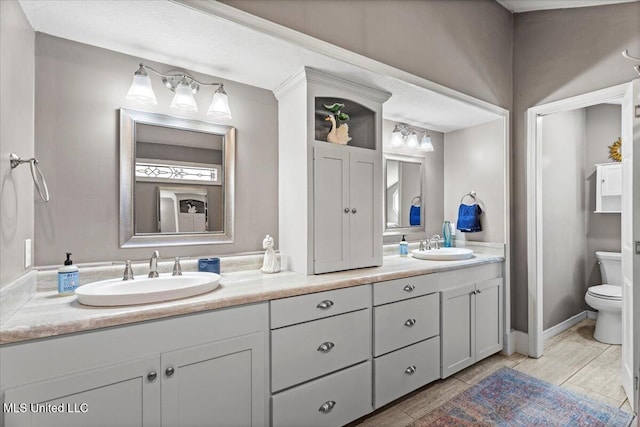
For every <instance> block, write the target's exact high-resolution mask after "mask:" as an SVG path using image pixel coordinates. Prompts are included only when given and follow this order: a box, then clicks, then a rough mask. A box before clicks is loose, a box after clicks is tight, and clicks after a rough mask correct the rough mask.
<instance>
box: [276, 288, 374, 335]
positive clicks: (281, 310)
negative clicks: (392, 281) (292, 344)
mask: <svg viewBox="0 0 640 427" xmlns="http://www.w3.org/2000/svg"><path fill="white" fill-rule="evenodd" d="M370 305H371V290H370V287H369V285H364V286H355V287H353V288H345V289H336V290H335V291H326V292H317V293H314V294H308V295H301V296H298V297H291V298H283V299H278V300H274V301H271V328H272V329H275V328H281V327H283V326H289V325H293V324H296V323H302V322H307V321H309V320H316V319H322V318H323V317H329V316H334V315H336V314H341V313H347V312H349V311H355V310H360V309H363V308H367V307H369V306H370Z"/></svg>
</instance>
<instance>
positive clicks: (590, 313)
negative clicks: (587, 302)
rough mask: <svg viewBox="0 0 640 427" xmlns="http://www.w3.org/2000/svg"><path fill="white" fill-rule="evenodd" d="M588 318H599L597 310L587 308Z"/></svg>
mask: <svg viewBox="0 0 640 427" xmlns="http://www.w3.org/2000/svg"><path fill="white" fill-rule="evenodd" d="M587 319H591V320H597V319H598V312H597V311H591V310H587Z"/></svg>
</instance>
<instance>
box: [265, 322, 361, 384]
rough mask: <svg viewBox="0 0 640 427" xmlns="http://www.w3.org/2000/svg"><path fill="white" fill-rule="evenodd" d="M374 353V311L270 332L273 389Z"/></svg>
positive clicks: (347, 364)
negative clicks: (372, 346)
mask: <svg viewBox="0 0 640 427" xmlns="http://www.w3.org/2000/svg"><path fill="white" fill-rule="evenodd" d="M370 356H371V311H370V310H360V311H356V312H353V313H347V314H342V315H340V316H334V317H329V318H327V319H320V320H316V321H313V322H308V323H303V324H300V325H294V326H289V327H287V328H282V329H276V330H274V331H271V390H272V391H273V392H276V391H278V390H282V389H284V388H287V387H291V386H293V385H295V384H298V383H301V382H303V381H308V380H311V379H313V378H317V377H319V376H321V375H324V374H328V373H330V372H333V371H337V370H339V369H342V368H345V367H347V366H349V365H355V364H356V363H358V362H361V361H363V360H366V359H368V358H369V357H370Z"/></svg>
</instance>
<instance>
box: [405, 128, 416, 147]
mask: <svg viewBox="0 0 640 427" xmlns="http://www.w3.org/2000/svg"><path fill="white" fill-rule="evenodd" d="M407 147H410V148H418V135H416V133H415V132H413V131H411V133H410V134H409V136H408V137H407Z"/></svg>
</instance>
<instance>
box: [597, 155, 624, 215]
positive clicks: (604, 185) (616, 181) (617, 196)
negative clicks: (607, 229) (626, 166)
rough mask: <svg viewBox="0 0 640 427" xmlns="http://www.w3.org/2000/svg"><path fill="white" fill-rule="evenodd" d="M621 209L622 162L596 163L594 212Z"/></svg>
mask: <svg viewBox="0 0 640 427" xmlns="http://www.w3.org/2000/svg"><path fill="white" fill-rule="evenodd" d="M621 210H622V163H603V164H599V165H596V210H595V212H596V213H620V212H621Z"/></svg>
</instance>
